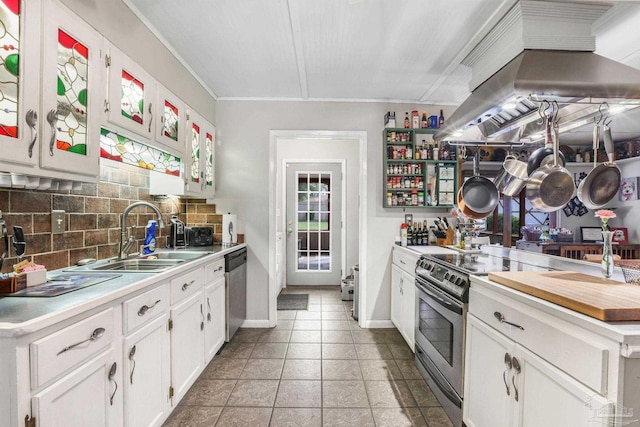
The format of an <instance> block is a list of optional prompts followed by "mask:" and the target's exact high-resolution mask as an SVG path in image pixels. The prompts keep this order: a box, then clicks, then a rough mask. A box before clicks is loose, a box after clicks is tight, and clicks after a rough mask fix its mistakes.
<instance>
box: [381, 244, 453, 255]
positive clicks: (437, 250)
mask: <svg viewBox="0 0 640 427" xmlns="http://www.w3.org/2000/svg"><path fill="white" fill-rule="evenodd" d="M393 248H394V249H399V250H404V251H408V252H409V253H413V254H418V255H423V254H430V255H438V254H455V253H456V251H454V250H453V249H449V248H445V247H442V246H436V245H432V246H400V245H394V246H393Z"/></svg>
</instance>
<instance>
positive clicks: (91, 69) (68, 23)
mask: <svg viewBox="0 0 640 427" xmlns="http://www.w3.org/2000/svg"><path fill="white" fill-rule="evenodd" d="M45 16H46V19H43V17H45ZM0 24H1V25H0V60H1V61H2V62H3V65H4V67H0V74H2V76H0V150H1V152H2V156H1V157H0V170H1V171H5V172H14V173H19V174H28V175H36V176H41V177H47V178H58V179H65V180H67V179H69V180H78V181H91V182H96V181H97V180H98V175H99V174H98V162H99V131H100V128H99V123H100V115H101V113H100V108H99V107H100V104H101V102H102V101H103V96H102V94H103V93H104V92H103V87H104V86H103V79H102V66H101V63H102V61H101V54H102V44H103V38H102V36H101V35H100V34H99V33H97V32H96V31H95V30H94V29H93V28H92V27H91V26H89V25H88V24H86V23H85V22H84V21H82V20H81V19H79V18H78V17H77V16H76V15H74V14H73V13H72V12H71V11H70V10H69V9H67V8H66V7H65V6H63V5H62V4H60V3H59V2H58V1H56V0H29V1H25V0H22V1H20V0H1V1H0ZM41 40H42V42H41V43H40V41H41Z"/></svg>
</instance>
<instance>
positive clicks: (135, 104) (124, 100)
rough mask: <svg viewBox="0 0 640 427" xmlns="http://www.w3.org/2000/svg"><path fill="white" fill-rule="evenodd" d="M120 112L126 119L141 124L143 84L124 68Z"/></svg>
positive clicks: (142, 115)
mask: <svg viewBox="0 0 640 427" xmlns="http://www.w3.org/2000/svg"><path fill="white" fill-rule="evenodd" d="M120 113H121V114H122V115H123V116H124V117H126V118H128V119H131V120H133V121H134V122H136V123H140V124H142V119H143V117H144V84H143V83H142V82H141V81H140V80H138V79H136V78H135V77H134V76H132V75H131V74H129V73H127V72H126V71H125V70H122V94H121V97H120Z"/></svg>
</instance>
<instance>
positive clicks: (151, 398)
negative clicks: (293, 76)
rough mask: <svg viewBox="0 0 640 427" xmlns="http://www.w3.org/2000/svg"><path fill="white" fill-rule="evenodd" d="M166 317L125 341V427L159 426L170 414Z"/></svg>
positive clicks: (153, 322) (146, 326) (169, 375)
mask: <svg viewBox="0 0 640 427" xmlns="http://www.w3.org/2000/svg"><path fill="white" fill-rule="evenodd" d="M167 322H168V316H167V314H166V313H165V314H163V315H161V316H159V317H157V318H156V319H155V320H153V321H151V322H150V323H149V324H147V325H145V326H144V327H143V328H142V329H140V330H139V331H137V332H135V333H133V334H131V335H130V336H128V337H127V338H125V340H124V347H123V352H124V363H123V365H124V372H123V374H124V378H123V381H124V402H125V403H124V414H125V419H124V425H125V426H127V427H151V426H160V425H162V422H163V421H164V419H165V418H166V417H167V415H168V413H169V412H170V409H171V405H170V402H169V387H170V385H171V371H170V367H169V360H170V359H169V358H170V355H169V329H168V327H167Z"/></svg>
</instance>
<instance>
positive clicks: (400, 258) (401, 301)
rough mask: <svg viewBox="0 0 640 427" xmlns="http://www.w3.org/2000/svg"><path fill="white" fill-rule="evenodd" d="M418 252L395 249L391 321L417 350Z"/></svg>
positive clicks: (392, 274)
mask: <svg viewBox="0 0 640 427" xmlns="http://www.w3.org/2000/svg"><path fill="white" fill-rule="evenodd" d="M417 261H418V255H417V254H410V253H409V252H407V251H406V250H403V249H396V248H394V250H393V264H392V265H391V321H392V322H393V324H394V325H395V326H396V328H398V331H399V332H400V334H402V336H403V337H404V340H405V341H406V342H407V344H408V345H409V347H410V348H411V350H412V351H414V352H415V324H416V290H415V286H416V285H415V267H416V263H417Z"/></svg>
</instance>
